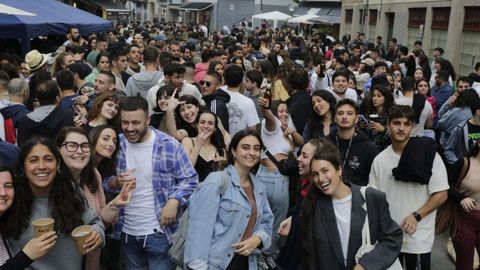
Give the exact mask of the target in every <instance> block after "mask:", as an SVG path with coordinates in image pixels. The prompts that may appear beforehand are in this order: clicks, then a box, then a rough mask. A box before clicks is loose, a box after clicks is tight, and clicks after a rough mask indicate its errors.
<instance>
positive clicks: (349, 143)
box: [335, 133, 355, 170]
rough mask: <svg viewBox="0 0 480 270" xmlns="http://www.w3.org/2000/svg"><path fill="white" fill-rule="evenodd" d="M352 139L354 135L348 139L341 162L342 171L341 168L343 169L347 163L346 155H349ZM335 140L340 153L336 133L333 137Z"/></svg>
mask: <svg viewBox="0 0 480 270" xmlns="http://www.w3.org/2000/svg"><path fill="white" fill-rule="evenodd" d="M353 137H355V134H353V136H352V138H350V140H349V141H348V147H347V151H345V157H344V158H343V162H342V170H343V168H345V163H346V162H347V159H348V154H349V153H350V148H351V147H352V141H353ZM335 139H336V141H337V148H338V150H339V151H340V146H339V143H338V133H337V136H335Z"/></svg>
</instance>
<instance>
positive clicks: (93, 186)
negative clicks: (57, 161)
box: [55, 127, 98, 193]
mask: <svg viewBox="0 0 480 270" xmlns="http://www.w3.org/2000/svg"><path fill="white" fill-rule="evenodd" d="M70 133H77V134H80V135H83V136H85V138H87V140H88V143H90V140H89V139H88V135H87V133H86V132H85V130H84V129H83V128H79V127H64V128H62V129H61V130H60V132H59V133H58V135H57V138H56V140H55V144H56V145H57V148H58V149H59V150H60V147H62V144H63V143H64V142H65V139H66V138H67V136H68V134H70ZM90 149H92V146H91V144H90ZM93 157H94V151H93V150H90V160H89V161H88V163H87V166H86V167H85V168H83V170H82V172H81V173H80V181H79V184H80V187H82V188H83V187H85V186H86V187H87V188H88V190H90V192H91V193H95V192H96V191H97V190H98V181H97V178H96V177H95V170H94V168H95V165H94V163H93Z"/></svg>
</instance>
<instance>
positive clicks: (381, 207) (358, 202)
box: [300, 184, 403, 270]
mask: <svg viewBox="0 0 480 270" xmlns="http://www.w3.org/2000/svg"><path fill="white" fill-rule="evenodd" d="M351 188H352V209H351V221H350V223H351V224H350V238H349V240H348V254H347V258H346V261H347V265H345V264H344V256H343V252H342V244H341V241H340V234H339V232H338V227H337V222H336V217H335V211H334V208H333V203H332V199H331V197H329V196H325V195H323V194H321V195H319V196H318V199H317V201H316V204H315V212H314V216H313V220H312V224H311V229H310V230H308V231H307V233H306V235H303V236H300V237H303V239H302V240H303V241H313V243H312V244H313V245H310V246H313V247H314V249H315V250H314V251H313V254H314V256H313V257H311V258H305V260H304V269H305V270H317V269H328V270H351V269H353V267H354V266H355V264H356V263H355V254H356V253H357V251H358V249H359V248H360V247H361V244H362V229H363V224H364V222H365V217H366V215H367V213H366V211H365V209H364V208H363V207H362V206H363V204H365V203H366V205H367V209H368V220H369V225H370V241H371V242H372V243H376V244H375V248H374V249H373V250H372V251H370V252H369V253H366V254H364V255H363V256H362V257H361V258H360V259H359V263H360V264H361V265H362V266H363V267H365V269H386V268H387V267H389V266H390V265H391V264H392V263H393V262H394V261H395V260H396V259H397V257H398V255H399V254H400V249H401V247H402V239H403V234H402V230H401V229H400V226H398V224H397V223H395V221H394V220H393V219H392V218H391V215H390V211H389V207H388V202H387V199H386V197H385V193H383V192H381V191H378V190H376V189H374V188H367V189H366V192H365V193H366V194H365V195H366V196H365V197H366V198H364V197H363V196H362V193H361V192H360V187H359V186H356V185H353V184H352V185H351Z"/></svg>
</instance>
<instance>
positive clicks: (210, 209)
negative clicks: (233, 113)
mask: <svg viewBox="0 0 480 270" xmlns="http://www.w3.org/2000/svg"><path fill="white" fill-rule="evenodd" d="M261 148H262V142H261V139H260V136H259V135H258V134H257V133H256V132H255V131H251V130H248V129H244V130H241V131H239V132H237V133H236V134H235V135H234V136H233V138H232V142H231V143H230V146H229V148H228V152H227V156H228V162H229V164H230V165H228V167H227V168H226V169H225V171H224V172H214V173H211V174H209V175H208V177H207V179H205V181H204V182H203V183H202V184H201V185H200V187H199V188H198V189H197V190H196V191H194V193H193V194H192V196H191V197H190V201H189V213H190V215H189V227H188V232H187V238H188V242H187V245H186V247H185V263H186V265H187V266H188V267H189V269H207V268H208V269H227V270H234V269H238V270H240V269H241V270H244V269H250V270H256V269H257V254H258V253H259V252H260V249H261V250H263V251H265V250H266V249H268V248H269V246H270V242H271V234H272V223H273V215H272V212H271V210H270V207H269V205H268V200H267V195H266V193H265V190H264V188H263V185H261V184H259V183H258V181H257V180H256V178H255V176H254V175H253V173H252V169H253V167H255V166H256V165H257V164H258V162H259V159H260V150H261ZM224 177H226V178H228V179H226V180H223V179H224ZM224 181H225V182H227V183H226V184H227V187H226V190H225V192H223V195H220V192H221V191H220V190H222V187H223V185H224V184H223V182H224ZM200 228H201V229H200Z"/></svg>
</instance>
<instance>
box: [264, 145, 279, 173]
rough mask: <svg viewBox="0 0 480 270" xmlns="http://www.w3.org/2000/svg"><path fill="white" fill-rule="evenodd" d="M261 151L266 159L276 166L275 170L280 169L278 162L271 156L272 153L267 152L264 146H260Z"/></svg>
mask: <svg viewBox="0 0 480 270" xmlns="http://www.w3.org/2000/svg"><path fill="white" fill-rule="evenodd" d="M262 149H263V151H264V152H265V155H267V157H268V158H269V159H270V160H271V161H272V162H273V164H275V166H277V168H280V163H279V162H278V160H277V159H276V158H275V157H274V156H273V155H272V153H270V151H268V149H267V148H266V147H265V146H262Z"/></svg>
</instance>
